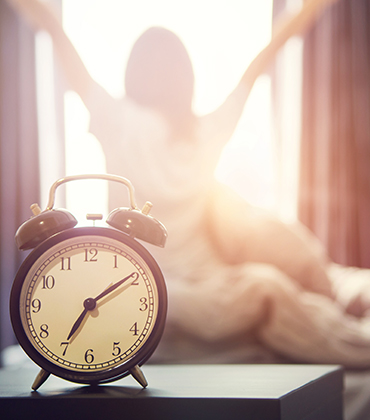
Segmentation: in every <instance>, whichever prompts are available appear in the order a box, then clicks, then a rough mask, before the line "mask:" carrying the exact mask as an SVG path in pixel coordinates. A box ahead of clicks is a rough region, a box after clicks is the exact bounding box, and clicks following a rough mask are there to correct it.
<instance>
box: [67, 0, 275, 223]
mask: <svg viewBox="0 0 370 420" xmlns="http://www.w3.org/2000/svg"><path fill="white" fill-rule="evenodd" d="M271 20H272V0H259V1H256V0H227V1H226V0H219V1H214V0H187V1H173V0H156V1H153V0H136V1H132V2H123V1H121V0H95V1H91V0H78V1H76V0H64V1H63V22H64V28H65V31H66V32H67V34H68V36H69V37H70V39H71V40H72V42H73V44H74V45H75V46H76V48H77V50H78V52H79V53H80V55H81V57H82V59H83V61H84V63H85V64H86V66H87V68H88V70H89V72H90V74H91V75H92V77H93V78H94V79H95V80H96V81H97V82H99V83H100V84H101V85H102V86H103V87H104V88H106V89H107V91H108V92H110V93H111V94H112V95H114V96H117V97H118V96H120V95H122V94H124V90H123V80H124V71H125V66H126V61H127V58H128V55H129V52H130V50H131V47H132V45H133V43H134V42H135V40H136V39H137V38H138V37H139V35H140V34H141V33H142V32H143V31H144V30H146V29H147V28H148V27H150V26H164V27H166V28H168V29H170V30H172V31H174V32H175V33H176V34H177V35H178V36H179V37H180V38H181V39H182V41H183V42H184V44H185V46H186V48H187V50H188V52H189V54H190V57H191V59H192V62H193V67H194V72H195V80H196V85H195V98H194V110H195V112H196V113H198V114H204V113H207V112H209V111H211V110H213V109H215V108H216V107H217V106H218V105H220V104H221V103H222V102H223V100H224V99H225V98H226V96H227V95H228V94H229V93H230V92H231V91H232V89H233V88H234V87H235V86H236V84H237V83H238V81H239V80H240V78H241V76H242V74H243V73H244V71H245V69H246V68H247V66H248V64H249V63H250V62H251V60H252V59H253V58H254V57H255V56H256V55H257V53H258V52H259V51H260V50H261V49H262V48H263V47H264V46H265V45H266V44H267V43H268V42H269V40H270V38H271ZM270 85H271V82H270V78H269V77H268V76H267V75H263V76H262V77H260V78H259V79H258V80H257V83H256V84H255V86H254V89H253V91H252V93H251V96H250V98H249V100H248V103H247V105H246V107H245V112H244V113H243V116H242V118H241V120H240V123H239V125H238V128H237V130H236V132H235V134H234V136H233V139H232V140H231V141H230V143H229V144H228V145H227V147H226V148H225V150H224V153H223V155H222V157H221V160H220V164H219V166H218V168H217V171H216V176H217V178H218V179H219V180H221V181H222V182H225V183H226V184H228V185H230V186H231V187H232V188H234V189H235V190H237V191H238V192H239V193H240V194H241V195H242V196H244V197H245V198H246V199H248V200H249V201H250V202H252V203H253V204H256V205H260V206H263V207H267V208H272V207H273V206H274V203H275V185H274V182H275V181H274V179H275V178H274V160H273V147H272V130H271V123H270V121H271V118H270V107H271V103H270V97H271V94H270V93H271V92H270V90H271V86H270ZM65 112H66V114H65V116H66V119H65V120H66V172H67V174H69V175H70V174H76V173H82V172H85V173H86V172H104V171H105V164H104V156H103V154H102V150H101V148H100V145H99V142H98V141H97V140H96V139H94V138H93V137H92V136H91V135H89V134H88V132H87V127H88V118H89V115H88V112H87V110H86V109H85V108H84V106H83V104H82V101H81V100H80V99H79V97H78V96H77V95H76V94H73V93H71V92H68V94H67V95H66V97H65ZM98 182H102V181H98ZM103 184H104V183H103ZM97 186H98V184H96V186H93V187H92V189H90V190H89V189H88V188H87V187H86V186H84V187H81V186H79V185H78V183H76V185H72V184H71V185H70V186H68V191H67V206H68V208H69V209H70V210H71V211H72V212H73V213H74V214H75V215H76V217H77V218H79V215H78V214H79V213H80V212H81V210H80V208H81V206H82V207H84V209H83V210H82V214H83V216H82V217H84V214H86V213H87V212H90V213H95V212H100V213H106V211H107V210H108V209H106V191H105V188H106V187H105V186H104V185H103V186H102V185H99V186H98V188H102V190H99V191H97V190H96V188H97ZM81 188H82V189H81ZM101 194H102V195H103V197H104V200H102V196H101ZM88 196H89V197H93V201H89V204H88V205H89V206H90V207H89V208H88V209H87V208H86V202H87V201H86V200H88V198H87V197H88ZM89 200H90V199H89ZM94 200H95V201H94Z"/></svg>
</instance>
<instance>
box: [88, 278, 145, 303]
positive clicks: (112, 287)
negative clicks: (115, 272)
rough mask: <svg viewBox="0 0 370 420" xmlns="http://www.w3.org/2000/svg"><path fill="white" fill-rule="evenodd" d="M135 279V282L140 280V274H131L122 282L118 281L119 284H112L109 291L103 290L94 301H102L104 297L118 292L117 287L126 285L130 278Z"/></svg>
mask: <svg viewBox="0 0 370 420" xmlns="http://www.w3.org/2000/svg"><path fill="white" fill-rule="evenodd" d="M131 277H132V278H133V280H134V281H135V280H137V279H138V278H139V274H138V273H135V272H134V273H131V274H130V275H129V276H127V277H125V278H123V279H122V280H120V281H117V283H114V284H112V286H110V287H108V288H107V289H105V290H103V291H102V292H101V293H100V295H98V296H96V298H95V299H94V300H95V302H97V301H98V300H100V299H101V298H103V297H104V296H106V295H108V294H109V293H111V292H113V290H116V289H117V287H119V286H121V284H122V283H124V282H125V281H127V280H128V279H129V278H131Z"/></svg>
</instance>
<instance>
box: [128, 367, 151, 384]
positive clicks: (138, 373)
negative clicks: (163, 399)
mask: <svg viewBox="0 0 370 420" xmlns="http://www.w3.org/2000/svg"><path fill="white" fill-rule="evenodd" d="M130 374H131V375H132V376H133V377H134V378H135V379H136V380H137V381H138V382H139V384H140V385H141V386H142V387H143V388H146V387H147V386H148V382H147V381H146V379H145V376H144V374H143V371H142V370H141V369H140V368H139V366H138V365H136V366H134V367H133V368H132V369H130Z"/></svg>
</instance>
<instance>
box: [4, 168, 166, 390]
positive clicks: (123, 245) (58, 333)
mask: <svg viewBox="0 0 370 420" xmlns="http://www.w3.org/2000/svg"><path fill="white" fill-rule="evenodd" d="M81 179H104V180H108V181H114V182H119V183H122V184H124V185H125V186H126V187H127V188H128V190H129V200H130V207H128V208H124V207H121V208H118V209H115V210H113V211H112V212H111V213H110V214H109V216H108V218H107V220H106V223H107V226H106V227H97V226H95V220H97V219H102V215H88V216H87V219H90V220H92V221H93V222H92V223H93V225H92V226H87V227H86V226H85V227H76V225H77V220H76V219H75V217H74V216H73V215H72V214H71V213H70V212H68V211H67V210H65V209H54V200H55V192H56V189H57V188H58V187H59V186H60V185H61V184H64V183H66V182H69V181H74V180H81ZM151 207H152V205H151V203H149V202H147V203H146V204H145V205H144V207H143V208H142V210H140V209H139V208H138V207H137V205H136V202H135V197H134V189H133V186H132V184H131V182H130V181H129V180H127V179H126V178H122V177H118V176H115V175H106V174H98V175H76V176H69V177H65V178H62V179H59V180H58V181H56V182H55V183H54V184H53V185H52V187H51V189H50V194H49V202H48V205H47V207H46V209H45V210H44V211H41V209H40V208H39V206H38V205H37V204H34V205H32V206H31V209H32V211H33V216H32V217H31V218H30V219H29V220H27V221H26V222H24V223H23V224H22V225H21V226H20V227H19V229H18V230H17V232H16V235H15V240H16V243H17V246H18V248H19V249H20V250H28V249H32V251H31V252H30V253H29V255H28V256H27V257H26V259H25V260H24V262H23V264H22V265H21V267H20V268H19V270H18V272H17V274H16V277H15V279H14V283H13V286H12V290H11V295H10V317H11V322H12V326H13V329H14V333H15V335H16V338H17V340H18V342H19V344H20V345H21V347H22V348H23V350H24V351H25V352H26V353H27V355H28V356H29V357H30V358H31V359H32V360H33V361H34V362H35V363H36V364H37V365H39V366H40V367H41V371H40V373H39V374H38V376H37V377H36V379H35V381H34V383H33V385H32V389H34V390H37V389H38V388H39V387H40V386H41V385H42V383H43V382H45V380H46V379H47V378H48V377H49V375H50V374H53V375H55V376H58V377H60V378H63V379H66V380H69V381H72V382H77V383H82V384H100V383H107V382H111V381H115V380H117V379H120V378H122V377H125V376H128V375H132V376H133V377H134V378H135V379H136V380H137V381H138V382H139V383H140V384H141V385H142V386H143V387H146V386H147V381H146V379H145V376H144V374H143V372H142V370H141V368H140V367H141V366H142V365H143V364H144V363H145V362H146V361H147V360H148V359H149V357H150V356H151V355H152V353H153V352H154V350H155V349H156V347H157V345H158V343H159V341H160V339H161V336H162V333H163V330H164V326H165V319H166V312H167V292H166V285H165V281H164V278H163V275H162V272H161V270H160V268H159V266H158V264H157V263H156V261H155V260H154V258H153V257H152V255H151V254H150V253H149V252H148V250H147V249H146V248H145V247H144V246H143V245H142V244H141V243H140V242H139V241H138V239H139V240H142V241H145V242H148V243H150V244H154V245H157V246H160V247H163V246H164V245H165V241H166V238H167V233H166V229H165V227H164V226H163V225H162V224H161V223H160V222H159V221H158V220H156V219H155V218H154V217H152V216H151V215H149V212H150V209H151Z"/></svg>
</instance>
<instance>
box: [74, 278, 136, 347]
mask: <svg viewBox="0 0 370 420" xmlns="http://www.w3.org/2000/svg"><path fill="white" fill-rule="evenodd" d="M130 278H132V279H133V282H132V283H135V281H137V279H138V278H139V274H138V273H137V272H133V273H131V274H130V275H129V276H127V277H124V278H123V279H121V280H119V281H118V282H117V283H114V284H111V285H110V286H108V287H107V288H106V289H105V290H103V291H102V292H101V293H100V294H99V295H98V296H96V297H95V298H87V299H85V300H84V302H83V306H84V310H83V311H82V312H81V314H80V315H79V317H78V318H77V320H76V321H75V323H74V324H73V325H72V328H71V331H70V332H69V334H68V337H67V340H70V339H71V338H72V337H73V335H74V334H75V332H76V331H77V330H78V328H79V326H80V325H81V324H82V321H83V320H84V319H85V317H86V315H87V313H88V312H89V311H93V310H94V309H95V307H96V302H97V301H98V300H100V299H102V298H103V297H105V296H107V295H108V294H109V293H111V292H113V291H114V290H116V289H117V288H118V287H119V286H121V284H123V283H125V282H126V281H127V280H129V279H130Z"/></svg>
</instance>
